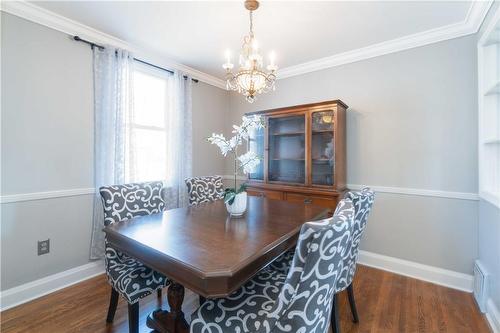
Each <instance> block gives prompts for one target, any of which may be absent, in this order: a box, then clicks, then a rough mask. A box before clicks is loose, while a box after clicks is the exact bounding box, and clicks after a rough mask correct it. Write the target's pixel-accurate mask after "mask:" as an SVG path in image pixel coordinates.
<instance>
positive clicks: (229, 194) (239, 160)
mask: <svg viewBox="0 0 500 333" xmlns="http://www.w3.org/2000/svg"><path fill="white" fill-rule="evenodd" d="M261 128H264V122H263V120H262V117H261V116H259V115H254V116H249V117H246V116H243V118H242V123H241V125H240V126H237V125H233V131H232V133H233V134H235V135H234V136H233V137H232V138H230V139H226V138H225V137H224V135H222V134H216V133H213V134H212V135H211V136H210V137H209V138H208V139H207V140H208V142H210V143H211V144H214V145H217V146H218V147H219V149H220V151H221V153H222V155H223V156H224V157H226V156H227V155H228V154H230V155H231V156H232V157H233V159H234V187H233V188H227V189H226V190H225V193H224V202H225V203H226V204H229V205H232V204H233V202H234V199H235V197H236V195H237V194H239V193H241V192H244V191H245V189H246V184H245V183H243V184H241V186H240V187H239V188H237V185H236V179H237V175H238V171H242V172H243V173H244V174H248V173H251V172H253V171H254V169H255V167H256V166H257V165H259V163H260V158H259V157H258V156H257V155H256V154H255V153H254V152H252V151H248V152H246V153H244V154H242V155H239V154H238V146H240V145H241V144H242V143H243V142H248V139H249V138H250V133H251V132H252V131H254V130H258V129H261Z"/></svg>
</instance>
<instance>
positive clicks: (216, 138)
mask: <svg viewBox="0 0 500 333" xmlns="http://www.w3.org/2000/svg"><path fill="white" fill-rule="evenodd" d="M233 139H234V137H233V138H231V140H229V141H227V140H226V138H225V137H224V135H222V134H216V133H213V134H212V136H210V137H209V138H208V139H207V140H208V142H210V143H211V144H214V145H217V147H219V149H220V152H221V153H222V155H223V156H226V155H227V153H228V152H230V151H232V150H233V149H234V148H235V147H236V142H235V141H234V140H233Z"/></svg>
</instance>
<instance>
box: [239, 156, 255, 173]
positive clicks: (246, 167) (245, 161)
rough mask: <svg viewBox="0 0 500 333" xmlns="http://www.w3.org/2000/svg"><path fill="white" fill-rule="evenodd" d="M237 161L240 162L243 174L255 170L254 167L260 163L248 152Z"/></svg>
mask: <svg viewBox="0 0 500 333" xmlns="http://www.w3.org/2000/svg"><path fill="white" fill-rule="evenodd" d="M238 161H240V168H241V169H242V171H243V173H245V174H247V173H252V172H253V171H254V170H255V167H256V166H257V165H259V163H260V158H259V157H258V156H257V155H256V154H255V153H254V152H253V151H249V152H247V153H245V154H243V155H241V156H240V157H238Z"/></svg>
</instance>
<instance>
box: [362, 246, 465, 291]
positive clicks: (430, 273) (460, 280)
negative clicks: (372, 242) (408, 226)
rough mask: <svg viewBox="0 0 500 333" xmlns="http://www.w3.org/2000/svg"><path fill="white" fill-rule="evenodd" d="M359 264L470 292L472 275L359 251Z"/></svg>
mask: <svg viewBox="0 0 500 333" xmlns="http://www.w3.org/2000/svg"><path fill="white" fill-rule="evenodd" d="M359 263H360V264H362V265H365V266H370V267H374V268H378V269H382V270H384V271H389V272H393V273H396V274H399V275H404V276H409V277H412V278H415V279H419V280H423V281H427V282H432V283H435V284H439V285H441V286H445V287H449V288H453V289H458V290H462V291H466V292H472V282H473V276H472V275H468V274H464V273H458V272H454V271H450V270H447V269H442V268H438V267H434V266H428V265H423V264H419V263H416V262H413V261H408V260H403V259H398V258H393V257H388V256H384V255H381V254H376V253H372V252H367V251H359Z"/></svg>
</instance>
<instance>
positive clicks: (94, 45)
mask: <svg viewBox="0 0 500 333" xmlns="http://www.w3.org/2000/svg"><path fill="white" fill-rule="evenodd" d="M73 40H75V41H77V42H82V43H85V44H88V45H90V47H91V48H94V47H97V48H98V49H101V50H103V49H104V46H102V45H99V44H96V43H92V42H90V41H88V40H85V39H82V38H80V37H79V36H73ZM134 60H135V61H137V62H140V63H141V64H144V65H148V66H151V67H154V68H157V69H160V70H162V71H165V72H169V73H171V74H174V71H173V70H171V69H166V68H163V67H160V66H157V65H154V64H152V63H149V62H147V61H144V60H141V59H137V58H134ZM184 78H185V79H187V78H188V77H187V76H184ZM191 80H192V81H193V82H196V83H198V82H199V81H198V79H191Z"/></svg>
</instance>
